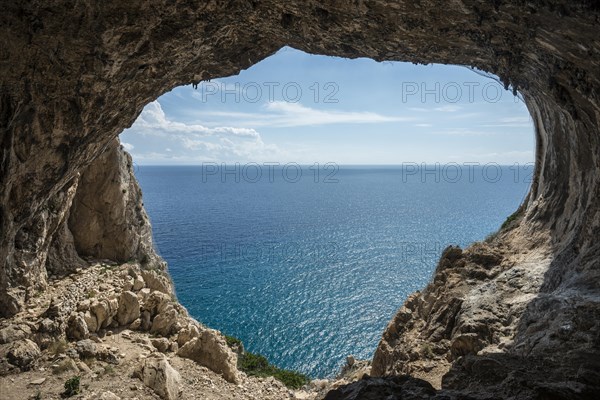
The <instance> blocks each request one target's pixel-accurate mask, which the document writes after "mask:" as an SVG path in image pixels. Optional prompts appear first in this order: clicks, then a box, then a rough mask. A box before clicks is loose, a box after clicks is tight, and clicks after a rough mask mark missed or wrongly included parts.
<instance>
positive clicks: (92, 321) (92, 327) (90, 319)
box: [83, 311, 100, 332]
mask: <svg viewBox="0 0 600 400" xmlns="http://www.w3.org/2000/svg"><path fill="white" fill-rule="evenodd" d="M83 320H84V321H85V324H86V325H87V327H88V331H90V332H98V328H100V327H99V326H98V320H97V319H96V316H95V315H94V314H92V312H90V311H86V312H84V313H83Z"/></svg>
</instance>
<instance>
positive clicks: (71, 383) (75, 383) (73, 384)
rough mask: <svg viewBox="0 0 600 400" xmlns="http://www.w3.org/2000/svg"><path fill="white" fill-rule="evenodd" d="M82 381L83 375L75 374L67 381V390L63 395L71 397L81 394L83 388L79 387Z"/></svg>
mask: <svg viewBox="0 0 600 400" xmlns="http://www.w3.org/2000/svg"><path fill="white" fill-rule="evenodd" d="M80 381H81V377H80V376H79V375H75V376H73V377H71V378H69V379H67V381H66V382H65V391H64V392H63V397H71V396H75V395H76V394H79V393H80V392H81V388H80V387H79V384H80Z"/></svg>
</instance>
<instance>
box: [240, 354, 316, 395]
mask: <svg viewBox="0 0 600 400" xmlns="http://www.w3.org/2000/svg"><path fill="white" fill-rule="evenodd" d="M238 368H239V369H240V370H241V371H244V372H245V373H246V374H248V375H250V376H257V377H259V378H266V377H268V376H272V377H274V378H275V379H278V380H279V381H281V382H282V383H283V384H284V385H285V386H287V387H288V388H290V389H300V388H301V387H302V386H304V385H306V384H307V383H308V382H309V381H310V380H309V379H308V377H307V376H306V375H304V374H301V373H300V372H296V371H290V370H287V369H282V368H279V367H276V366H275V365H273V364H271V363H269V361H268V360H267V359H266V358H265V357H264V356H262V355H260V354H254V353H250V352H245V353H243V354H242V355H240V356H239V357H238Z"/></svg>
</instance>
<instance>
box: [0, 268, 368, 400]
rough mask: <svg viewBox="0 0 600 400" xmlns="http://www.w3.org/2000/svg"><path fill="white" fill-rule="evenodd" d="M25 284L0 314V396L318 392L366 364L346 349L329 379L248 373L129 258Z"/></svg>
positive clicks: (313, 395) (289, 395)
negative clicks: (11, 309) (12, 310)
mask: <svg viewBox="0 0 600 400" xmlns="http://www.w3.org/2000/svg"><path fill="white" fill-rule="evenodd" d="M49 283H50V284H49V285H48V288H47V290H44V291H39V292H35V293H30V294H29V296H28V300H27V306H26V308H25V309H24V311H22V312H21V313H19V314H18V315H16V316H15V317H13V318H10V319H3V320H0V356H1V361H0V375H1V376H0V388H1V389H0V398H2V399H3V400H4V399H7V400H8V399H59V398H62V397H64V396H65V383H66V382H67V381H68V380H70V379H72V378H74V377H79V393H77V394H73V396H72V398H74V399H104V400H112V399H119V398H120V399H154V398H156V399H158V398H162V399H203V400H211V399H215V400H216V399H256V400H269V399H273V400H274V399H306V400H312V399H320V398H323V397H324V396H325V395H326V393H327V392H328V391H329V390H331V389H332V388H336V387H339V386H342V385H344V384H348V383H350V382H352V381H354V380H357V379H359V378H361V377H362V376H363V375H364V374H365V373H369V371H370V362H366V361H356V360H354V358H353V357H349V358H348V365H346V366H345V367H344V369H343V371H342V373H341V375H340V377H339V379H336V380H335V381H329V380H315V381H313V382H311V383H310V384H309V385H308V386H306V387H305V388H304V389H303V390H290V389H288V388H286V387H285V385H284V384H283V383H281V382H279V381H278V380H276V379H274V378H272V377H269V378H257V377H252V376H247V375H246V374H245V373H243V372H241V371H238V369H237V367H236V362H237V354H236V353H235V352H234V351H232V349H231V348H229V347H228V346H227V344H226V341H225V338H224V337H223V336H222V335H221V334H220V333H219V332H218V331H215V330H212V329H208V328H206V327H204V326H202V325H201V324H199V323H198V322H196V321H195V320H193V319H192V318H190V317H189V316H188V314H187V312H186V310H185V309H184V308H183V307H182V306H181V305H180V304H179V303H178V302H177V301H176V299H175V298H174V297H173V296H172V295H171V284H170V282H169V280H168V279H167V278H166V276H165V275H164V274H163V273H161V272H158V271H145V270H143V269H142V268H140V266H139V265H138V264H136V263H129V264H123V265H118V264H114V263H109V262H100V263H94V264H92V265H91V266H90V267H89V268H83V269H79V270H77V271H76V272H75V273H73V274H71V275H68V276H65V277H62V278H57V277H51V278H50V282H49Z"/></svg>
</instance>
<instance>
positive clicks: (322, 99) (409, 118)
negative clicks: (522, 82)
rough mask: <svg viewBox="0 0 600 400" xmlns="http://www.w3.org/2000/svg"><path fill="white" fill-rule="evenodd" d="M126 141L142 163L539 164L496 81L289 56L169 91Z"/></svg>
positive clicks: (284, 52)
mask: <svg viewBox="0 0 600 400" xmlns="http://www.w3.org/2000/svg"><path fill="white" fill-rule="evenodd" d="M121 142H122V144H123V146H125V148H126V149H127V150H128V151H129V152H130V153H131V154H132V156H133V159H134V161H135V162H136V163H137V164H139V165H200V164H202V163H205V162H217V163H221V162H224V163H235V162H239V163H248V162H257V163H266V162H276V163H290V162H295V163H299V164H303V165H312V164H314V163H320V164H325V163H327V162H333V163H337V164H340V165H347V164H352V165H361V164H364V165H379V164H385V165H400V164H402V163H406V162H411V163H425V164H434V163H451V162H455V163H466V162H469V163H473V162H475V163H482V164H484V163H490V162H494V163H498V164H511V165H512V164H514V163H520V164H525V163H530V162H533V160H534V129H533V122H532V119H531V117H530V116H529V113H528V111H527V108H526V107H525V105H524V104H523V102H522V101H521V100H520V99H519V98H517V97H514V96H513V94H512V92H510V91H505V90H504V88H503V86H502V85H501V84H499V83H498V82H497V81H495V80H493V79H490V78H489V77H487V76H482V74H479V73H476V72H474V71H472V70H470V69H468V68H466V67H463V66H447V65H439V64H433V65H426V66H424V65H414V64H411V63H400V62H382V63H378V62H375V61H373V60H370V59H366V58H360V59H355V60H350V59H343V58H337V57H328V56H317V55H311V54H307V53H304V52H301V51H298V50H295V49H292V48H289V47H285V48H283V49H281V50H280V51H279V52H277V53H276V54H274V55H273V56H271V57H269V58H267V59H265V60H263V61H262V62H260V63H258V64H256V65H254V66H252V67H251V68H249V69H248V70H245V71H242V72H241V73H240V74H239V75H236V76H232V77H227V78H221V79H215V80H211V81H208V82H202V83H201V84H200V85H199V86H198V87H197V88H193V87H192V86H191V85H190V86H181V87H178V88H175V89H173V90H172V91H170V92H168V93H165V94H164V95H162V96H161V97H159V98H158V99H157V100H155V101H154V102H152V103H150V104H148V105H147V106H146V107H145V108H144V110H143V111H142V113H141V114H140V116H139V117H138V119H137V120H136V122H135V123H134V124H133V125H132V127H131V128H129V129H126V130H125V131H123V133H122V134H121Z"/></svg>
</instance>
